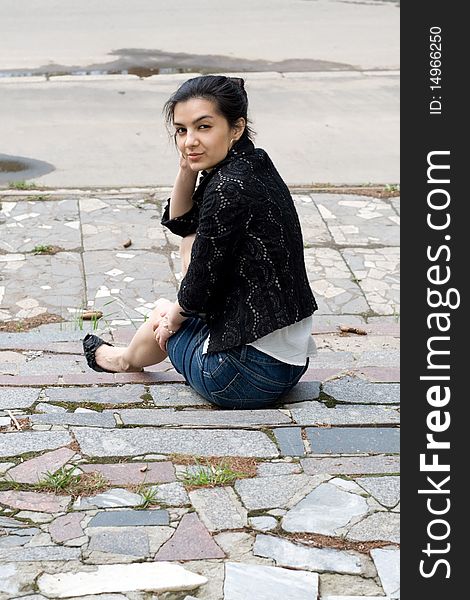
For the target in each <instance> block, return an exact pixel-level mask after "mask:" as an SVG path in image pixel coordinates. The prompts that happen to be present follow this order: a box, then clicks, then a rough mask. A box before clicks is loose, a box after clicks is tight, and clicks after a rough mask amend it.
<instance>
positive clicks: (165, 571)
mask: <svg viewBox="0 0 470 600" xmlns="http://www.w3.org/2000/svg"><path fill="white" fill-rule="evenodd" d="M206 582H207V579H206V577H202V576H201V575H197V574H196V573H191V572H190V571H187V570H186V569H184V568H183V567H181V566H179V565H175V564H173V563H169V562H161V563H158V562H154V563H140V564H131V565H129V564H119V565H100V566H98V567H97V568H96V571H91V572H90V571H86V572H85V571H82V572H78V573H59V574H56V575H50V574H47V573H45V574H43V575H41V577H39V579H38V587H39V591H40V592H41V593H42V594H44V595H45V596H47V597H48V598H69V597H74V596H86V595H88V594H102V593H106V592H133V591H152V592H167V591H179V590H194V589H196V588H198V587H199V586H201V585H203V584H204V583H206ZM285 600H286V599H285Z"/></svg>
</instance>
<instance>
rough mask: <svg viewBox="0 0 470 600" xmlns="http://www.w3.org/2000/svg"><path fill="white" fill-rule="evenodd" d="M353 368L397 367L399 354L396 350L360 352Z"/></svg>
mask: <svg viewBox="0 0 470 600" xmlns="http://www.w3.org/2000/svg"><path fill="white" fill-rule="evenodd" d="M354 366H355V367H356V368H358V369H361V368H362V369H363V368H366V367H399V366H400V352H399V351H398V350H370V351H367V352H362V353H361V354H360V356H359V358H358V360H357V363H356V364H355V365H354Z"/></svg>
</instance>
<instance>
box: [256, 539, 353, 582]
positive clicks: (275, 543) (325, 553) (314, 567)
mask: <svg viewBox="0 0 470 600" xmlns="http://www.w3.org/2000/svg"><path fill="white" fill-rule="evenodd" d="M253 554H255V555H256V556H263V557H265V558H272V559H273V560H274V561H275V562H276V565H277V566H280V567H291V568H293V569H303V570H306V571H316V572H322V571H332V572H335V573H350V574H361V573H363V571H364V567H363V561H362V560H361V557H360V555H359V554H353V553H352V552H346V551H344V550H335V549H333V548H309V547H307V546H303V545H302V544H300V543H295V544H294V543H292V542H289V541H288V540H286V539H283V538H278V537H274V536H271V535H262V534H260V535H257V536H256V542H255V545H254V547H253Z"/></svg>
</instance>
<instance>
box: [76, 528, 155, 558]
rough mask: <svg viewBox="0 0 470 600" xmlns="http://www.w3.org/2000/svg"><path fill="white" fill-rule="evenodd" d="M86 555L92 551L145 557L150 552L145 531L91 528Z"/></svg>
mask: <svg viewBox="0 0 470 600" xmlns="http://www.w3.org/2000/svg"><path fill="white" fill-rule="evenodd" d="M89 535H90V543H89V545H88V549H87V556H89V555H90V554H91V553H92V552H94V553H101V552H103V553H107V554H112V555H124V556H133V557H138V558H147V557H148V556H149V554H150V547H149V540H148V537H147V534H146V533H145V531H142V530H141V529H133V528H132V529H130V528H129V529H128V528H124V529H123V528H122V527H119V528H117V529H115V528H109V527H107V528H105V529H101V528H100V529H99V530H98V529H92V530H91V531H89Z"/></svg>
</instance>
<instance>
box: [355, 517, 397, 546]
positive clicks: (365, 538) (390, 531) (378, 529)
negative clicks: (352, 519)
mask: <svg viewBox="0 0 470 600" xmlns="http://www.w3.org/2000/svg"><path fill="white" fill-rule="evenodd" d="M346 537H347V539H349V540H355V541H359V542H372V541H376V540H380V541H382V540H383V541H389V542H394V543H395V544H399V543H400V515H399V514H398V513H393V512H382V511H381V512H376V513H373V514H372V515H369V516H368V517H366V518H365V519H363V520H362V521H360V522H359V523H357V524H356V525H353V526H352V527H351V528H350V529H349V531H348V533H347V534H346Z"/></svg>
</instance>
